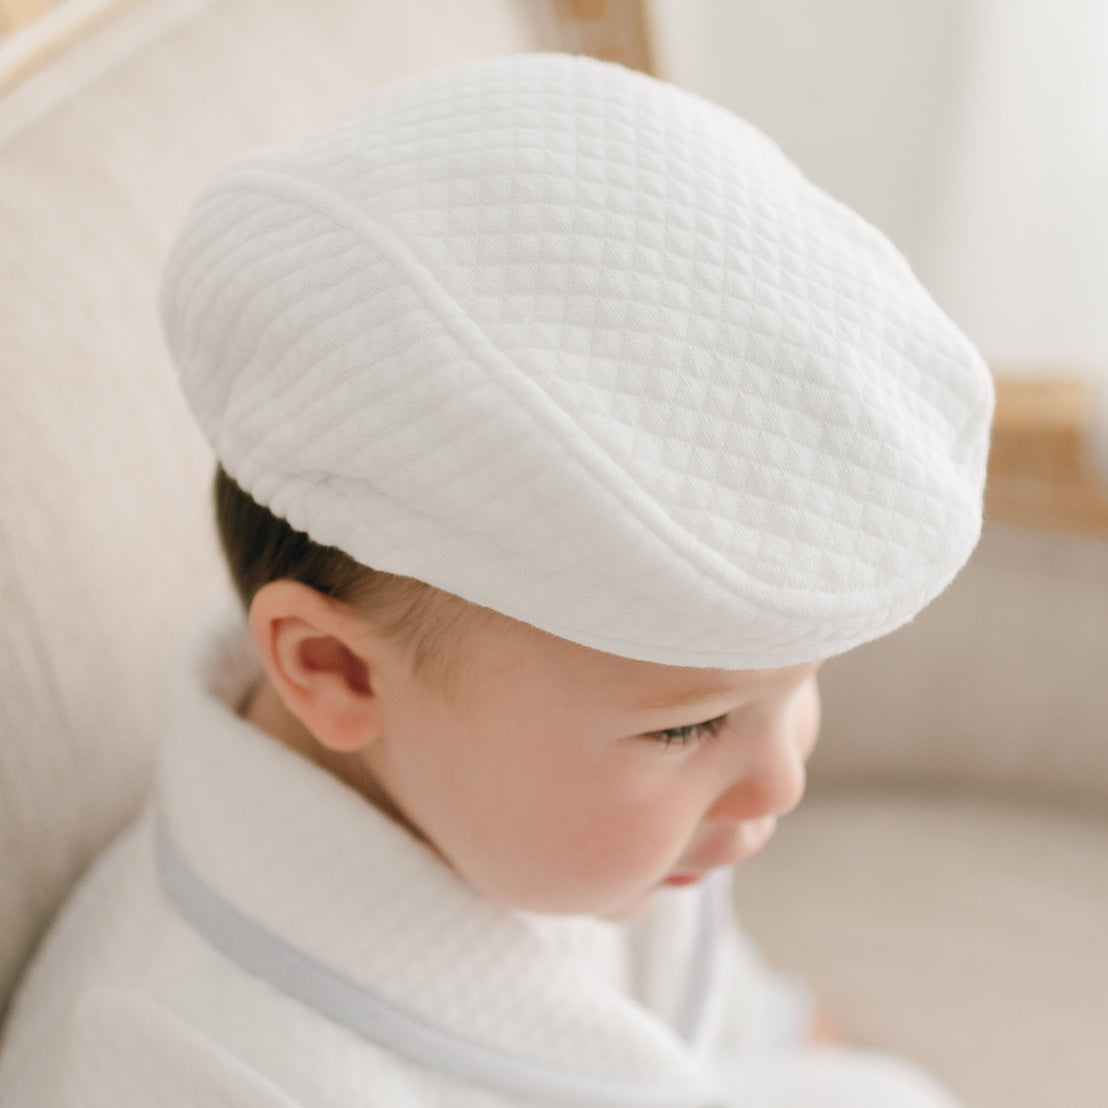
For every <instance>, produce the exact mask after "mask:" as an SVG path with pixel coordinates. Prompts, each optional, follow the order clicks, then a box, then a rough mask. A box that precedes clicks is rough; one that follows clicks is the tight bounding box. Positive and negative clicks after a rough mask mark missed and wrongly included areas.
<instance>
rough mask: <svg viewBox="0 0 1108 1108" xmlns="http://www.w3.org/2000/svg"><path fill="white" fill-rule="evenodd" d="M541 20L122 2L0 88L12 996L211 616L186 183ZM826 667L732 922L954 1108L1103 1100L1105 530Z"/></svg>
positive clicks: (1019, 550)
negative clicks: (184, 640) (175, 352)
mask: <svg viewBox="0 0 1108 1108" xmlns="http://www.w3.org/2000/svg"><path fill="white" fill-rule="evenodd" d="M530 6H531V7H534V5H530ZM528 7H529V5H528V4H527V3H524V2H523V0H516V2H512V0H466V2H465V3H462V2H460V0H458V2H453V3H451V2H447V0H438V2H432V0H418V2H417V0H411V2H408V3H403V4H398V3H390V4H386V3H378V2H376V0H372V2H371V0H363V2H353V0H347V2H342V0H311V2H309V0H221V2H218V3H217V2H215V0H140V2H136V3H132V4H130V5H128V6H126V8H125V10H123V11H122V12H121V14H119V15H117V16H116V17H114V18H113V19H111V20H110V21H107V22H105V23H103V24H102V26H101V27H100V28H99V29H98V30H97V31H96V32H95V33H93V34H91V35H89V36H87V37H85V38H84V39H83V41H81V42H80V44H79V45H77V46H76V47H74V48H72V49H70V50H68V51H67V52H65V53H64V54H62V55H61V56H60V57H58V58H56V59H54V60H53V61H52V62H51V63H50V64H49V65H47V66H46V67H44V68H42V69H40V70H39V71H38V72H37V73H35V74H34V75H32V76H31V77H30V78H27V79H25V80H24V81H22V82H21V83H20V84H19V85H17V86H16V87H15V88H14V89H12V90H11V91H8V92H7V93H6V94H5V95H4V96H3V98H2V99H0V297H2V299H0V304H2V307H3V317H2V325H0V397H2V403H0V504H2V514H0V597H2V613H3V623H2V626H0V683H2V686H0V687H2V696H0V728H2V731H0V865H2V867H3V870H2V876H0V1002H2V1001H3V999H4V998H6V997H7V996H8V994H9V993H10V989H11V987H12V985H13V982H14V981H15V979H16V977H17V974H18V972H19V970H20V968H21V967H22V965H23V964H25V962H26V959H27V958H28V956H29V955H30V953H31V951H32V948H33V945H34V943H35V941H36V940H37V938H38V937H39V936H40V935H41V933H42V931H43V929H44V928H45V926H46V925H47V923H48V921H49V919H50V917H51V915H52V914H53V913H54V912H55V911H56V908H57V906H58V904H59V902H60V900H61V899H62V897H63V896H64V894H65V892H66V890H67V889H68V888H69V887H70V885H71V884H72V882H73V881H74V880H75V878H76V877H77V876H78V875H79V873H80V872H81V870H82V868H83V867H84V866H85V865H86V864H87V862H88V860H89V858H90V857H91V856H92V855H93V853H94V852H95V851H96V850H97V849H98V848H99V847H100V846H101V845H102V844H103V843H104V842H105V840H106V839H107V838H108V837H109V836H110V835H111V834H112V833H113V832H114V831H115V830H116V829H117V828H118V827H119V826H121V824H122V823H123V822H124V821H125V820H126V819H127V818H128V816H129V815H130V814H131V813H132V812H133V811H134V810H135V808H136V806H137V804H138V803H139V801H140V798H141V796H142V793H143V789H144V787H145V781H146V778H147V773H148V769H149V761H150V749H151V737H152V734H153V732H154V729H155V727H156V713H157V702H158V697H159V694H160V687H161V678H162V675H163V673H164V672H165V669H166V667H167V665H168V664H169V661H170V658H171V655H172V652H173V650H174V649H175V648H176V645H177V644H178V643H179V641H180V639H181V636H182V635H183V634H184V633H185V632H186V631H187V629H188V628H189V627H190V626H191V625H192V624H194V623H195V622H196V620H197V619H198V616H199V613H200V612H201V610H202V609H204V608H205V607H208V606H216V605H218V604H220V603H221V602H224V601H225V600H226V585H225V583H224V580H223V575H222V571H221V568H220V566H219V564H218V560H217V558H216V554H215V544H214V540H213V538H212V533H211V524H210V520H209V515H208V504H207V485H208V479H209V472H210V468H211V461H210V458H209V456H208V453H207V450H206V448H205V447H204V445H203V444H202V443H201V441H200V439H199V437H198V435H197V433H196V432H195V431H194V430H193V428H192V425H191V422H190V420H189V417H188V415H187V413H186V411H185V409H184V406H183V403H182V401H181V399H180V397H179V395H178V393H177V391H176V386H175V384H174V381H173V378H172V374H171V371H170V368H169V366H168V363H167V360H166V356H165V353H164V351H163V348H162V344H161V340H160V336H159V332H158V327H157V321H156V316H155V309H154V296H155V286H156V280H157V275H158V272H159V267H160V264H161V261H162V258H163V256H164V253H165V251H166V248H167V245H168V243H169V241H170V238H171V236H172V234H173V232H174V230H175V228H176V226H177V224H178V222H179V220H180V219H181V217H182V215H183V212H184V210H185V207H186V205H187V203H188V201H189V199H190V198H191V196H192V195H193V193H194V192H195V190H196V188H197V187H198V185H199V184H200V182H201V181H202V180H203V179H204V178H205V177H206V176H207V175H209V174H210V173H211V172H212V171H213V170H215V169H216V168H217V167H218V166H220V165H221V164H222V163H223V162H225V161H227V160H228V159H230V158H231V157H232V156H234V155H235V154H237V153H239V152H240V151H242V150H245V149H248V148H250V147H253V146H257V145H261V144H264V143H267V142H271V141H276V140H278V139H281V138H283V137H286V136H289V135H291V134H294V133H296V132H299V131H302V130H305V129H307V128H309V127H311V126H312V125H314V124H316V123H317V122H320V121H322V120H323V119H324V118H326V117H327V116H328V115H329V114H331V113H333V112H335V111H337V110H338V109H339V108H341V107H342V106H343V105H345V104H346V103H347V102H348V101H349V100H351V99H352V98H354V97H355V96H357V95H358V94H360V93H361V92H363V91H364V90H366V89H368V88H370V87H372V86H374V85H376V84H379V83H381V82H384V81H386V80H389V79H391V78H394V77H397V76H401V75H403V74H406V73H409V72H414V71H417V70H419V69H423V68H429V67H431V66H434V65H438V64H442V63H445V62H448V61H450V60H454V59H460V58H462V57H470V56H477V55H482V54H492V53H500V52H506V51H515V50H521V49H529V48H534V46H535V45H536V39H535V37H534V36H535V33H536V32H535V26H536V25H535V23H534V22H532V20H531V18H529V17H530V16H532V15H533V14H534V12H533V11H529V10H528ZM825 674H826V677H825V680H824V688H825V716H826V724H825V734H824V740H823V743H822V745H821V749H820V751H819V753H818V754H817V756H816V759H815V762H814V766H813V777H814V781H815V784H814V786H813V789H812V795H811V796H810V798H809V799H808V800H807V801H806V802H805V804H804V805H802V807H801V809H800V810H799V811H798V812H797V813H796V814H795V815H794V816H792V817H790V819H789V820H787V821H785V824H784V826H783V827H782V829H781V831H780V832H779V837H778V839H777V840H776V841H775V842H774V843H773V844H772V845H771V847H770V848H769V849H768V850H767V851H766V852H765V853H764V855H763V856H762V857H760V858H758V859H756V860H754V861H753V862H751V863H748V864H747V865H746V866H744V867H743V868H742V869H741V870H740V873H739V875H738V880H737V896H738V898H739V902H740V905H741V908H742V912H743V914H744V917H745V919H746V921H747V923H748V925H749V927H750V929H751V930H752V931H753V932H754V933H755V935H756V936H757V937H758V939H759V940H760V941H761V942H762V944H763V945H764V947H765V948H766V949H767V950H768V951H769V952H770V953H771V954H772V955H773V956H774V958H775V959H776V960H777V961H778V962H779V963H781V964H783V965H785V966H787V967H789V968H792V969H794V970H797V971H799V972H802V973H804V974H805V975H807V976H808V977H810V978H811V979H812V980H813V981H814V982H815V983H816V986H817V988H818V991H819V992H820V994H821V996H822V997H823V999H824V1004H825V1007H826V1008H827V1009H828V1010H829V1012H830V1014H831V1016H832V1017H833V1018H834V1019H835V1020H836V1021H837V1022H838V1024H839V1025H840V1027H841V1028H842V1030H843V1031H844V1033H845V1034H846V1035H847V1036H848V1037H849V1038H851V1039H853V1040H855V1041H857V1042H860V1043H866V1044H872V1045H876V1046H880V1047H884V1048H888V1049H892V1050H895V1051H898V1052H900V1053H903V1054H905V1055H907V1056H909V1057H911V1058H913V1059H915V1060H917V1061H919V1062H921V1063H923V1064H924V1065H926V1066H929V1067H930V1068H931V1069H933V1070H934V1071H935V1072H936V1073H938V1074H939V1075H940V1076H941V1077H942V1078H943V1080H945V1082H946V1083H947V1084H948V1085H949V1086H950V1087H951V1088H952V1089H953V1090H955V1091H956V1092H957V1093H958V1094H959V1095H960V1096H961V1097H962V1098H963V1099H964V1101H965V1102H966V1104H967V1105H968V1106H969V1108H987V1106H991V1105H1003V1106H1004V1108H1032V1106H1035V1108H1039V1106H1041V1105H1052V1106H1053V1105H1058V1106H1062V1108H1099V1106H1102V1105H1104V1104H1106V1103H1108V1047H1106V1046H1105V1040H1106V1039H1108V953H1106V951H1105V940H1106V937H1108V881H1106V877H1108V818H1106V811H1108V743H1105V738H1106V732H1108V542H1105V541H1103V540H1096V539H1078V538H1066V537H1063V536H1052V535H1048V534H1035V533H1030V532H1026V533H1025V532H1020V531H1017V530H1012V529H1006V528H1003V527H1000V526H990V527H989V528H987V531H986V535H985V538H984V540H983V542H982V545H981V548H980V550H979V552H978V554H977V555H975V557H974V559H973V561H972V562H971V564H970V566H969V567H968V569H967V570H966V572H965V573H964V574H963V576H962V577H961V578H960V579H959V580H958V582H956V584H955V585H954V586H953V587H952V588H951V589H950V590H949V591H948V592H947V593H946V594H945V595H944V596H943V597H942V598H941V599H940V600H939V601H938V602H937V603H936V604H935V605H934V606H933V607H932V608H931V609H929V610H928V611H927V612H925V613H924V614H923V615H922V616H921V617H920V618H919V619H918V620H917V621H916V622H915V623H914V624H913V625H911V626H910V627H908V628H907V629H905V630H903V631H901V632H898V633H897V634H896V635H893V636H891V637H890V638H888V639H886V640H884V641H882V642H880V643H876V644H873V645H871V646H868V647H865V648H862V649H860V650H858V651H855V652H854V653H852V654H850V655H848V656H846V657H845V658H842V659H839V660H837V661H835V662H832V663H831V664H829V665H828V667H827V668H826V670H825Z"/></svg>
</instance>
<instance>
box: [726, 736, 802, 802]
mask: <svg viewBox="0 0 1108 1108" xmlns="http://www.w3.org/2000/svg"><path fill="white" fill-rule="evenodd" d="M744 762H745V764H744V765H743V767H742V769H741V771H740V773H739V775H738V777H737V778H736V780H735V782H734V784H732V785H731V787H730V788H729V789H728V790H727V791H726V792H725V793H724V794H723V795H722V796H720V798H719V799H718V800H717V801H716V803H715V805H714V806H713V808H712V810H711V812H710V813H709V818H710V819H712V820H720V821H728V820H730V821H735V822H742V821H746V820H755V819H762V818H763V817H765V816H783V815H785V814H786V813H788V812H791V811H792V810H793V809H794V808H795V807H796V806H797V805H798V804H799V803H800V799H801V797H802V796H803V795H804V786H805V784H806V780H807V778H806V775H805V771H804V753H803V751H802V750H801V749H800V747H799V745H798V744H797V742H796V741H795V740H794V737H793V736H792V735H790V734H788V733H787V731H782V732H780V733H774V734H773V735H771V736H766V737H765V738H764V739H763V740H762V741H760V742H759V743H758V744H757V747H756V749H753V750H751V751H750V756H749V758H748V759H745V760H744Z"/></svg>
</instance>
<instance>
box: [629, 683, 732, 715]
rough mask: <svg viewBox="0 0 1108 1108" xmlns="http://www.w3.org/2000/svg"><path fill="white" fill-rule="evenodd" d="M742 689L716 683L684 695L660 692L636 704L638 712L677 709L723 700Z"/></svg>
mask: <svg viewBox="0 0 1108 1108" xmlns="http://www.w3.org/2000/svg"><path fill="white" fill-rule="evenodd" d="M739 691H740V690H739V689H736V688H734V687H733V686H726V685H714V686H712V687H711V688H708V689H700V690H695V689H694V690H692V691H691V692H688V693H686V694H684V695H679V694H677V693H660V694H659V695H657V696H655V697H648V698H647V699H646V700H644V701H642V702H641V703H639V704H637V705H636V706H635V709H634V710H635V711H637V712H664V711H677V710H678V709H679V708H696V707H697V706H699V705H701V704H707V703H710V702H712V701H718V700H721V699H722V698H723V697H725V696H734V695H735V694H736V693H738V692H739Z"/></svg>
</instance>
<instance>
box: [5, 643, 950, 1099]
mask: <svg viewBox="0 0 1108 1108" xmlns="http://www.w3.org/2000/svg"><path fill="white" fill-rule="evenodd" d="M259 672H260V669H259V666H258V663H257V661H256V658H255V657H254V655H253V651H252V648H251V647H250V646H249V639H248V636H247V635H246V634H245V631H244V629H243V628H242V627H241V626H238V625H236V626H235V628H234V629H233V631H231V632H230V633H229V634H227V635H224V636H221V637H219V638H217V639H216V640H215V641H214V642H213V643H210V644H207V646H206V647H205V649H203V650H202V651H201V653H200V655H199V657H198V660H197V661H196V662H195V663H194V664H193V665H192V666H190V667H188V668H187V669H186V671H185V674H184V677H183V679H182V681H181V682H180V683H179V685H178V687H177V689H176V693H175V696H174V699H173V701H172V710H171V713H170V716H171V718H170V721H169V726H168V728H167V732H166V737H165V742H164V743H163V746H162V750H161V760H160V764H159V780H158V788H157V791H156V795H155V797H154V800H153V802H152V805H151V809H150V811H149V812H148V813H147V814H146V815H145V816H144V817H143V818H142V819H141V820H140V821H139V822H138V823H137V824H136V825H135V826H134V827H133V828H132V829H131V830H130V831H129V832H128V833H127V834H126V835H125V836H124V837H123V838H122V839H121V840H120V842H119V843H118V844H117V846H116V847H115V848H113V850H111V851H110V852H109V853H108V854H107V855H105V856H104V857H103V858H102V859H101V861H100V862H99V863H98V865H97V867H96V868H95V869H94V871H93V872H92V874H91V876H90V878H89V879H88V880H87V881H86V882H85V883H84V884H83V885H82V887H81V888H80V889H79V890H78V893H77V896H76V898H75V900H74V902H73V903H72V904H71V905H70V907H69V908H68V910H67V911H66V912H64V913H63V915H62V917H61V918H60V921H59V923H58V926H57V928H56V930H55V931H54V933H53V934H52V935H51V937H50V939H49V941H48V942H47V945H46V947H45V949H44V951H43V952H42V955H41V957H40V959H39V961H38V963H37V964H36V965H35V967H34V969H33V971H32V974H31V976H30V978H29V980H28V982H27V985H26V987H25V989H24V991H23V992H22V994H21V996H20V998H19V1000H18V1002H17V1005H16V1008H15V1011H14V1014H13V1019H12V1021H11V1025H10V1027H9V1031H8V1036H7V1040H6V1043H5V1047H4V1050H3V1053H2V1054H0V1104H3V1105H4V1108H8V1106H9V1105H10V1106H12V1108H15V1106H16V1105H18V1106H19V1108H70V1106H72V1108H76V1106H78V1105H80V1106H81V1108H99V1106H100V1105H104V1106H105V1108H106V1106H108V1105H111V1108H132V1106H133V1108H139V1106H141V1108H150V1106H154V1105H156V1106H157V1108H172V1106H175V1105H182V1106H183V1105H186V1104H188V1105H196V1104H199V1103H204V1104H214V1103H219V1104H229V1105H235V1106H236V1108H237V1106H242V1108H254V1106H257V1108H262V1106H265V1108H269V1106H277V1105H281V1106H286V1108H290V1106H294V1105H296V1106H303V1108H308V1106H311V1108H340V1106H341V1108H349V1106H350V1105H351V1104H363V1105H366V1106H367V1108H368V1106H372V1105H381V1106H382V1108H384V1106H388V1108H395V1106H398V1105H399V1106H405V1105H413V1106H414V1105H419V1106H425V1105H444V1104H449V1105H458V1106H463V1105H465V1106H470V1105H473V1106H492V1105H509V1104H511V1105H523V1104H531V1103H534V1104H564V1105H567V1106H568V1105H582V1106H586V1105H592V1106H595V1108H602V1106H611V1108H616V1106H621V1105H626V1106H627V1108H632V1106H635V1108H645V1106H649V1105H657V1106H659V1108H661V1106H670V1105H672V1106H674V1108H685V1106H687V1108H698V1106H707V1105H711V1104H734V1105H736V1106H741V1108H761V1106H765V1108H770V1106H773V1108H784V1106H786V1105H788V1106H789V1108H794V1106H795V1108H826V1105H828V1104H840V1103H841V1104H844V1105H846V1104H849V1105H850V1106H851V1108H863V1106H865V1108H868V1106H870V1105H872V1106H873V1108H878V1106H880V1108H901V1106H903V1108H908V1106H911V1108H917V1106H919V1108H924V1106H927V1108H940V1106H945V1105H949V1103H950V1102H949V1101H948V1100H946V1099H945V1098H944V1097H943V1096H942V1094H940V1093H939V1092H938V1091H937V1090H934V1089H933V1088H931V1086H930V1085H929V1083H928V1082H927V1081H926V1079H924V1078H923V1077H921V1076H919V1075H917V1074H915V1073H914V1072H913V1071H909V1070H908V1069H907V1068H906V1067H902V1066H901V1065H900V1064H899V1063H895V1062H892V1061H889V1060H887V1059H880V1058H876V1057H870V1056H867V1055H864V1054H859V1053H852V1052H842V1051H820V1050H811V1049H807V1048H805V1047H803V1046H802V1045H801V1044H800V1037H801V1036H802V1034H803V1031H804V1018H803V1013H804V1011H805V1005H804V1002H803V994H801V993H798V992H797V990H796V988H795V987H794V986H792V985H791V984H790V983H788V982H781V981H779V980H778V979H776V978H775V977H774V976H773V975H772V974H771V973H770V972H769V971H768V970H767V969H766V968H765V967H764V966H763V965H762V963H761V961H760V959H759V958H758V957H757V955H756V954H754V952H753V951H752V950H751V948H749V946H748V945H746V944H744V942H743V941H742V940H741V939H740V938H739V936H738V933H737V932H735V931H733V930H731V926H732V925H731V923H730V920H729V911H728V910H727V909H726V906H727V905H728V903H729V898H728V897H727V896H726V888H725V887H724V888H721V887H720V886H719V884H718V882H711V881H709V882H706V883H704V884H703V885H701V886H700V887H698V888H694V889H685V890H669V891H667V892H666V894H665V895H664V897H663V898H662V900H661V902H660V903H659V905H658V906H657V907H656V909H655V910H654V911H653V912H652V913H651V914H650V915H649V916H647V917H646V918H645V919H643V920H642V921H640V922H638V923H635V924H633V925H617V924H611V923H605V922H602V921H597V920H591V919H588V918H584V917H568V918H561V919H559V918H555V917H534V916H531V915H526V914H516V913H512V912H510V911H508V910H506V909H504V908H501V907H498V906H496V905H494V904H492V903H490V902H488V901H485V900H483V899H482V898H481V897H479V896H478V895H477V894H476V893H474V892H473V891H472V890H471V889H470V888H469V887H468V886H466V885H465V884H464V883H463V882H461V881H460V880H459V879H458V878H457V877H456V876H455V875H454V874H453V872H452V871H451V870H450V869H449V868H448V867H447V866H446V865H445V864H443V863H442V862H441V861H440V860H439V859H438V858H437V857H436V856H435V855H434V854H433V853H432V852H431V851H430V850H429V849H428V848H427V847H425V846H424V845H423V844H421V843H419V842H417V841H416V840H415V839H414V838H412V837H411V836H410V835H408V834H407V832H405V831H403V830H402V829H401V828H399V827H398V826H397V825H395V824H393V823H392V822H391V821H389V820H388V819H387V818H385V817H384V816H382V815H381V814H380V813H378V812H377V811H376V809H374V808H373V807H372V806H371V805H369V804H368V803H367V802H366V801H365V800H364V799H363V798H362V797H360V796H359V795H358V794H356V793H354V792H353V791H351V790H350V789H348V788H347V787H346V786H345V785H343V784H342V783H340V782H339V781H337V780H336V779H335V778H333V777H331V776H330V775H329V774H327V773H325V772H323V771H322V770H320V769H319V768H318V767H316V766H314V765H313V764H312V763H310V762H308V761H307V760H305V759H303V758H301V757H300V756H299V755H297V754H294V753H292V752H291V751H289V750H287V749H286V748H284V747H283V746H282V745H281V744H280V743H278V742H276V741H275V740H273V739H271V738H269V737H268V736H266V735H263V734H262V733H261V732H259V731H257V730H256V729H255V728H253V727H252V726H251V725H249V724H247V723H246V722H244V721H243V720H242V719H240V718H239V717H238V716H237V715H236V714H235V713H234V710H233V709H234V706H236V705H237V704H238V703H240V702H241V700H242V698H243V696H244V695H245V694H246V693H247V692H248V690H249V688H250V687H251V685H252V683H253V682H254V681H255V680H256V679H257V676H258V674H259ZM170 855H172V859H171V860H168V861H167V859H168V858H169V856H170ZM182 872H186V873H187V879H186V881H185V882H184V883H182ZM187 881H193V882H194V884H195V885H196V888H194V889H192V890H191V891H190V889H189V888H188V887H187ZM197 889H199V890H200V892H199V893H198V892H197V891H196V890H197ZM720 892H723V893H724V895H723V896H722V898H721V897H720ZM725 925H726V927H725ZM235 927H238V928H239V929H240V935H239V939H241V934H242V933H245V934H247V935H248V936H252V939H251V940H250V942H248V943H247V944H245V945H244V944H243V943H242V942H241V941H239V939H236V936H235V932H234V928H235ZM236 944H237V945H236ZM275 951H276V952H277V956H276V957H275V956H273V954H274V952H275ZM282 959H284V962H282ZM290 959H291V960H294V961H295V965H296V969H295V972H294V973H293V974H292V975H291V976H290V974H289V973H287V972H286V970H287V965H288V964H289V961H290ZM698 978H699V980H698ZM340 994H341V995H343V996H345V997H346V998H347V1002H346V1007H345V1009H344V1010H343V1011H341V1012H337V1013H336V1010H335V1009H334V1006H333V1004H332V1001H333V998H334V997H335V996H337V995H340ZM351 998H352V999H351ZM357 1010H360V1011H362V1012H365V1011H373V1012H377V1013H384V1018H383V1021H379V1026H382V1027H383V1028H384V1030H383V1031H382V1032H381V1033H380V1034H377V1033H376V1032H374V1033H366V1031H365V1029H364V1027H362V1026H359V1023H358V1014H357ZM690 1014H691V1015H690ZM397 1028H399V1029H400V1033H399V1036H397ZM386 1039H388V1040H389V1045H388V1046H385V1045H382V1042H383V1041H385V1040H386ZM428 1043H430V1048H429V1049H428V1046H427V1044H428ZM894 1094H895V1095H894ZM836 1097H838V1099H835V1098H836Z"/></svg>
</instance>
